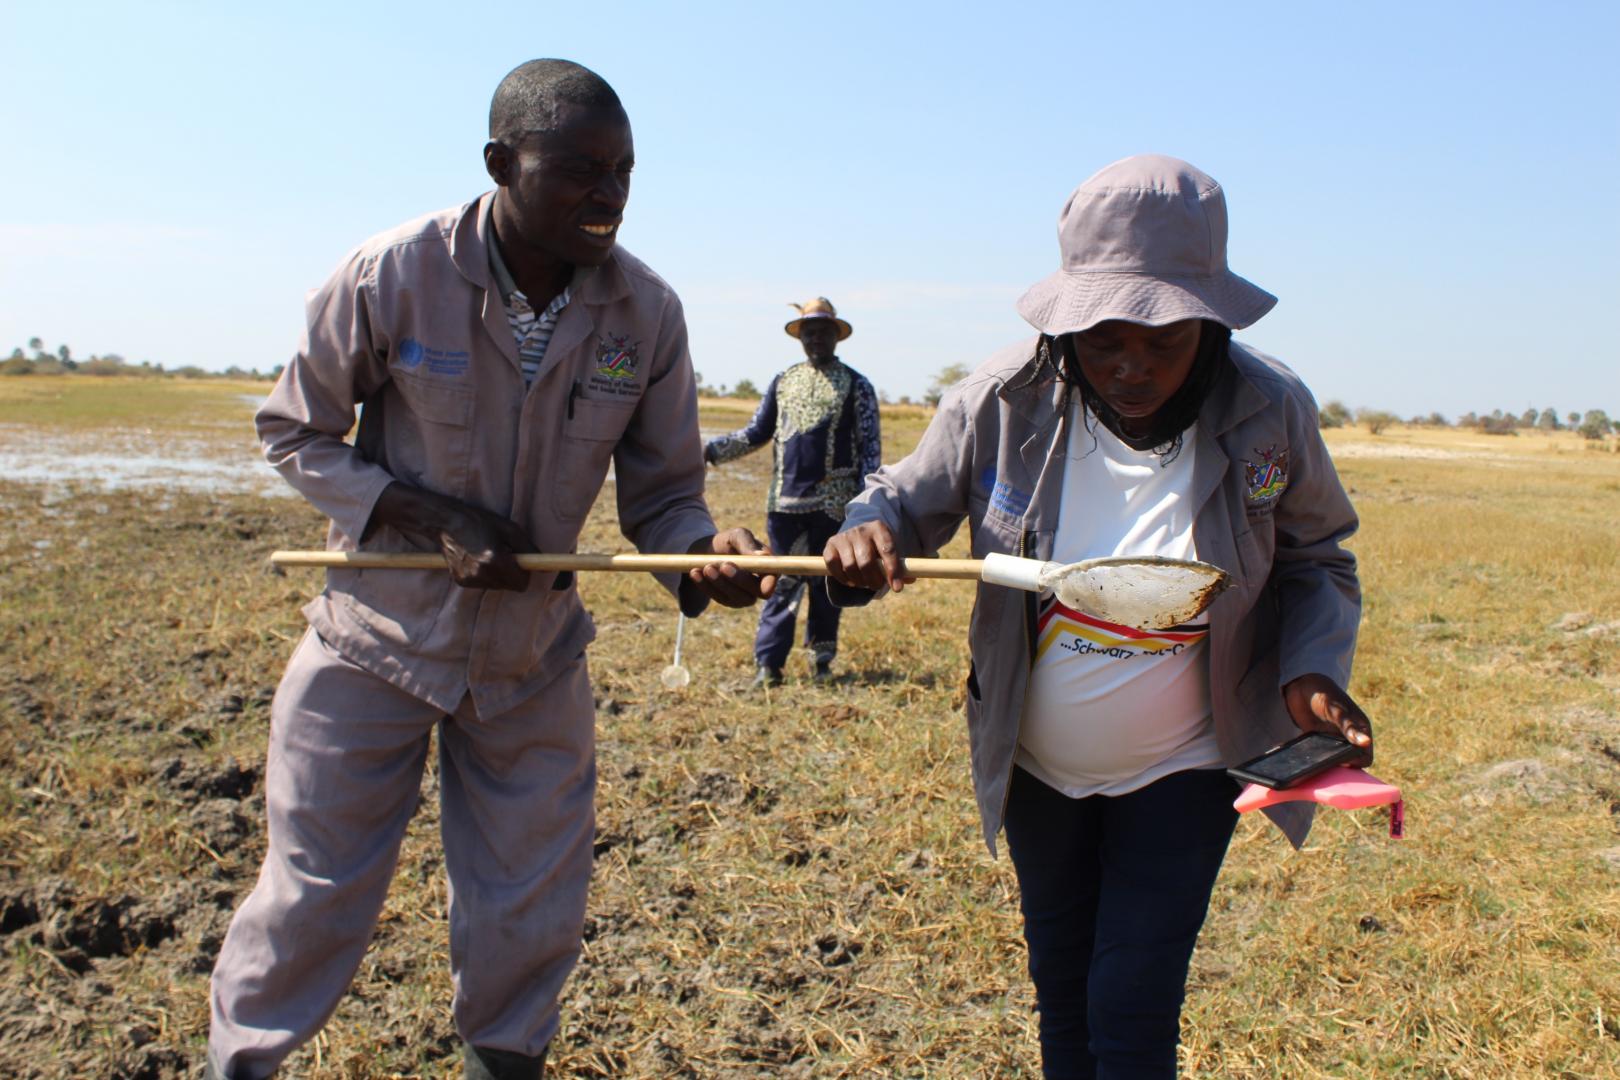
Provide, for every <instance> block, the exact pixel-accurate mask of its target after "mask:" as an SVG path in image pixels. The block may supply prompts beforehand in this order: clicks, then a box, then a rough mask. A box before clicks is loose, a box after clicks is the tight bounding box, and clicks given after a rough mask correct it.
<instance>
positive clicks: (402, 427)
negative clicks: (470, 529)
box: [361, 372, 473, 499]
mask: <svg viewBox="0 0 1620 1080" xmlns="http://www.w3.org/2000/svg"><path fill="white" fill-rule="evenodd" d="M391 381H392V389H393V391H394V393H392V394H390V395H388V399H385V400H386V402H387V403H386V405H385V406H384V408H385V409H386V413H385V415H384V418H383V453H384V455H385V460H384V461H383V462H381V464H383V466H384V467H385V468H386V469H387V470H388V471H389V473H390V474H392V475H393V477H394V478H395V479H396V480H400V481H402V482H404V483H407V484H411V485H413V486H415V487H419V488H425V489H427V490H428V491H434V492H438V493H439V494H441V495H449V496H450V497H452V498H456V499H465V498H466V488H467V473H468V457H469V455H470V454H471V453H472V431H471V425H472V415H473V392H472V390H471V389H469V388H468V387H465V386H457V385H454V384H451V383H446V382H441V381H439V380H436V379H428V378H423V377H422V376H420V375H408V374H405V373H403V372H393V373H392V380H391ZM390 399H391V400H390ZM361 426H362V427H364V426H365V424H364V420H363V418H362V423H361Z"/></svg>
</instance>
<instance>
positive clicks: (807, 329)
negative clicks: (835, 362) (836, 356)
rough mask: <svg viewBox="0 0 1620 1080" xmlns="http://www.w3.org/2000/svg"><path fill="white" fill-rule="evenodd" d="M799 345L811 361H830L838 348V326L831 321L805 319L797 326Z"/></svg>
mask: <svg viewBox="0 0 1620 1080" xmlns="http://www.w3.org/2000/svg"><path fill="white" fill-rule="evenodd" d="M799 343H800V344H801V345H803V346H804V355H806V356H808V357H809V358H810V359H812V360H830V359H832V356H833V352H834V350H836V349H837V348H838V324H837V323H836V322H834V321H833V320H832V319H805V320H804V321H803V322H801V323H800V324H799Z"/></svg>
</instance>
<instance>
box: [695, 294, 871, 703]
mask: <svg viewBox="0 0 1620 1080" xmlns="http://www.w3.org/2000/svg"><path fill="white" fill-rule="evenodd" d="M793 307H794V308H795V309H796V310H797V311H798V313H799V317H798V318H796V319H794V320H792V321H791V322H789V323H788V324H787V325H786V326H785V327H783V329H784V330H786V331H787V334H788V336H789V337H794V338H798V339H799V343H800V344H801V345H803V346H804V355H805V360H804V362H803V363H799V364H795V365H793V366H792V367H790V368H788V369H787V370H786V371H784V372H782V373H781V374H780V375H778V376H776V378H774V379H772V380H771V385H770V386H769V387H768V388H767V389H766V391H765V398H764V400H762V401H761V402H760V403H759V409H758V410H757V411H756V412H755V413H754V418H753V420H751V421H750V422H749V424H748V426H747V427H745V428H743V429H742V430H740V431H736V432H733V433H732V434H730V435H722V436H719V437H717V438H714V439H710V440H709V442H708V444H707V445H706V446H705V447H704V448H703V456H704V457H705V458H707V459H708V460H709V462H711V463H712V464H715V465H718V464H720V463H722V462H726V461H734V460H736V459H737V458H740V457H742V456H743V455H744V454H747V453H750V452H751V451H753V450H756V449H758V448H759V447H761V446H763V445H764V444H765V443H766V442H767V441H772V440H774V447H775V453H776V461H775V467H774V468H773V470H772V472H771V487H770V491H769V493H768V494H767V495H766V497H765V531H766V534H767V537H768V539H769V542H770V546H771V550H772V551H774V552H775V553H776V554H778V555H796V554H798V555H802V554H805V553H807V552H814V553H819V552H820V551H821V549H822V547H823V546H824V545H825V544H826V543H827V541H828V540H829V539H830V538H831V537H832V535H833V534H834V533H836V532H837V531H838V526H839V524H840V523H841V522H842V521H843V520H844V504H845V503H847V502H848V501H849V500H850V499H852V498H854V497H855V495H856V493H858V492H859V491H860V490H861V484H862V483H863V482H864V480H865V478H866V474H867V473H870V472H872V471H873V470H875V469H876V468H877V467H878V465H879V463H880V462H881V461H882V454H883V447H882V443H881V440H880V439H879V435H878V407H877V395H876V394H875V393H873V391H872V384H871V383H870V382H867V380H866V378H865V376H863V375H861V374H860V373H859V372H858V371H856V370H855V369H854V368H851V367H850V366H849V365H847V364H845V363H844V362H843V361H841V360H840V359H838V355H837V352H836V349H837V347H838V343H839V342H840V341H843V340H844V339H845V338H847V337H849V335H850V334H851V333H852V328H851V327H850V325H849V323H847V322H845V321H844V320H843V319H840V318H839V317H838V311H837V309H835V308H834V307H833V305H832V301H831V300H828V299H827V298H826V297H825V296H818V297H816V298H815V299H814V300H811V301H810V302H809V303H807V304H794V305H793ZM801 592H808V593H809V594H810V614H809V617H808V618H807V619H806V626H805V643H806V645H808V647H809V649H810V652H811V655H812V656H813V657H814V663H815V668H814V675H813V678H814V679H815V681H817V682H825V681H827V680H828V679H830V678H831V677H832V662H833V657H835V656H836V655H837V654H838V614H839V612H838V608H836V607H834V606H833V604H832V602H831V601H829V600H828V599H827V590H826V587H825V584H824V582H822V581H821V579H819V578H814V579H811V580H810V581H809V582H808V583H807V582H806V581H805V579H803V578H794V577H785V578H783V579H782V580H781V581H779V582H778V583H777V586H776V592H775V594H774V595H773V596H771V598H770V599H769V600H767V601H766V602H765V606H764V609H763V610H762V611H761V612H760V616H759V632H758V634H756V635H755V637H754V662H755V664H756V665H757V667H758V670H757V672H756V674H755V677H754V685H755V686H756V687H764V686H777V685H780V684H781V682H782V669H783V667H784V666H785V665H786V664H787V658H788V653H790V652H791V651H792V650H793V626H794V621H795V612H796V611H797V609H798V606H799V594H800V593H801Z"/></svg>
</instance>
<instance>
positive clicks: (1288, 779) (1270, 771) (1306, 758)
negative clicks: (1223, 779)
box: [1226, 731, 1362, 788]
mask: <svg viewBox="0 0 1620 1080" xmlns="http://www.w3.org/2000/svg"><path fill="white" fill-rule="evenodd" d="M1361 752H1362V751H1361V747H1359V746H1354V745H1352V744H1351V743H1350V742H1349V740H1347V739H1345V738H1344V737H1343V736H1341V735H1328V734H1325V733H1324V732H1320V731H1307V732H1306V733H1305V734H1303V735H1300V736H1298V737H1297V738H1293V739H1289V740H1288V741H1287V742H1285V743H1283V744H1282V745H1281V746H1277V747H1273V748H1272V749H1270V750H1267V751H1266V752H1265V753H1264V754H1261V755H1260V756H1259V757H1257V758H1254V759H1252V760H1250V761H1245V762H1244V763H1243V764H1241V765H1237V766H1234V767H1233V768H1230V769H1227V770H1226V775H1228V776H1230V777H1232V778H1233V779H1234V780H1242V781H1244V782H1246V783H1250V784H1259V785H1260V786H1261V787H1268V788H1287V787H1293V786H1294V785H1295V784H1297V783H1299V782H1300V781H1301V780H1304V779H1306V778H1308V777H1312V776H1315V775H1316V774H1317V773H1319V772H1322V771H1323V770H1326V769H1331V768H1332V767H1333V766H1335V765H1342V764H1343V763H1344V762H1346V761H1349V760H1351V759H1353V758H1355V757H1357V756H1359V755H1360V754H1361Z"/></svg>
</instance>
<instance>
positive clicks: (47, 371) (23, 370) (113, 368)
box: [0, 337, 282, 379]
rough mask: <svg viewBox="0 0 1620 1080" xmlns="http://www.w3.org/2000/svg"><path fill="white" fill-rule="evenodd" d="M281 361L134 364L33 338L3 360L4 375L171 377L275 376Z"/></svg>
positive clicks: (0, 365)
mask: <svg viewBox="0 0 1620 1080" xmlns="http://www.w3.org/2000/svg"><path fill="white" fill-rule="evenodd" d="M281 367H282V365H280V364H277V365H276V366H275V367H274V368H272V369H271V370H270V371H269V372H268V373H261V372H260V371H258V370H257V369H254V368H244V367H238V366H237V365H235V364H233V365H231V366H230V367H228V368H226V369H225V370H224V371H206V370H204V369H203V368H200V367H197V366H196V365H195V364H187V365H186V366H184V367H177V368H165V367H164V366H163V365H162V364H154V363H152V362H151V361H150V360H142V361H141V362H140V363H138V364H132V363H130V362H129V361H128V360H125V359H124V358H123V357H122V356H119V355H118V354H117V353H107V354H105V355H103V356H94V355H92V356H88V357H86V358H84V359H82V360H81V359H78V358H76V357H75V356H74V355H73V350H72V349H71V348H69V347H68V346H66V345H58V346H57V347H56V351H55V352H47V351H46V350H45V343H44V342H43V341H41V340H40V339H39V338H37V337H36V338H29V339H28V348H27V349H26V350H24V349H22V348H15V349H12V350H11V355H10V356H8V357H7V358H6V359H4V360H0V375H149V376H154V377H161V378H171V379H274V378H275V377H276V376H278V375H280V374H281Z"/></svg>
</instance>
